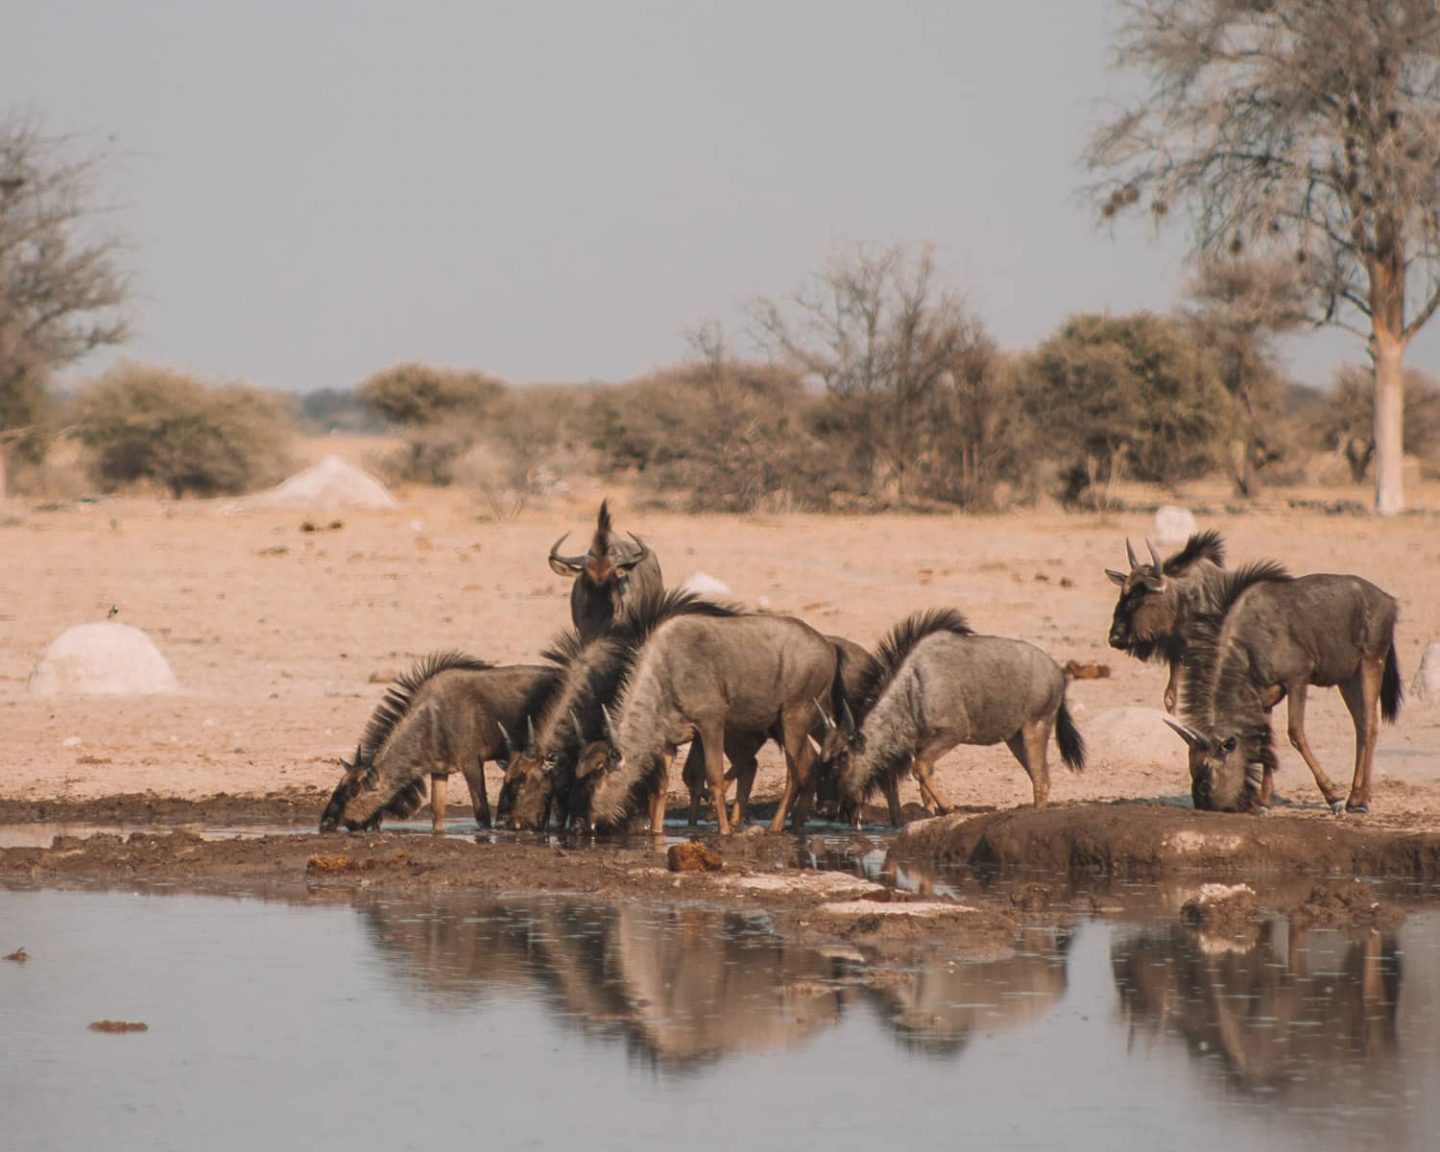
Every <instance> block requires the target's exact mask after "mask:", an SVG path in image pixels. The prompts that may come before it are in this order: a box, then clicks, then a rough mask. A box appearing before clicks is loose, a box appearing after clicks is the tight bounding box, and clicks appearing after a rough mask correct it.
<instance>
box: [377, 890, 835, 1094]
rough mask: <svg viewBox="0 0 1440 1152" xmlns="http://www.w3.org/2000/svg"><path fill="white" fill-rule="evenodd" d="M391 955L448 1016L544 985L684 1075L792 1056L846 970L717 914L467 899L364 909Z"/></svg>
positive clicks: (818, 1022) (592, 1023)
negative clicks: (742, 1055) (742, 1060)
mask: <svg viewBox="0 0 1440 1152" xmlns="http://www.w3.org/2000/svg"><path fill="white" fill-rule="evenodd" d="M364 916H365V918H366V923H367V927H368V928H369V930H370V932H371V935H372V937H373V938H374V940H375V942H376V944H377V946H378V947H379V949H380V951H381V952H382V953H383V954H384V955H385V956H386V957H387V959H389V960H391V961H392V962H393V964H394V967H395V968H396V970H397V971H398V972H399V973H400V974H401V975H402V977H403V978H404V979H405V980H406V982H408V983H412V984H415V985H418V986H419V988H420V989H421V990H422V993H423V994H424V995H426V996H427V997H432V996H433V997H436V998H438V1000H439V1001H440V1003H441V1005H442V1006H444V1007H447V1008H448V1007H460V1006H461V1005H462V1004H463V1003H464V1002H466V1001H467V1000H468V1001H471V1002H473V1000H475V999H482V998H486V997H488V996H490V995H492V994H494V993H495V992H496V991H500V990H509V991H510V992H511V993H512V994H514V993H520V992H528V991H530V990H532V989H533V988H534V987H535V986H536V985H539V986H540V987H541V988H543V989H544V990H545V991H546V993H547V995H546V1000H547V1002H548V1003H549V1004H550V1006H551V1007H552V1008H553V1009H554V1011H556V1012H557V1013H558V1014H559V1015H561V1016H562V1017H564V1018H565V1019H567V1020H569V1021H573V1022H575V1023H576V1024H578V1025H579V1026H580V1027H582V1028H584V1029H585V1030H586V1031H589V1032H596V1033H599V1034H602V1035H604V1034H615V1035H620V1036H623V1037H624V1038H625V1040H626V1042H627V1045H628V1046H629V1047H630V1049H631V1050H632V1051H633V1052H636V1053H637V1054H640V1055H642V1056H643V1057H644V1058H646V1059H647V1060H651V1061H653V1062H655V1063H656V1064H658V1065H660V1066H662V1067H666V1068H669V1069H672V1070H683V1069H685V1068H688V1067H693V1066H699V1065H703V1064H705V1063H708V1062H710V1061H713V1060H715V1059H717V1058H719V1057H721V1056H723V1055H725V1054H726V1053H730V1052H743V1051H751V1052H754V1051H762V1050H768V1049H777V1048H788V1047H791V1046H793V1045H795V1044H799V1043H802V1042H803V1041H805V1040H806V1039H807V1038H809V1037H810V1036H811V1035H812V1034H813V1033H815V1032H816V1031H818V1030H820V1029H823V1028H826V1027H828V1026H830V1025H833V1024H835V1023H837V1022H838V1021H839V1019H840V1016H841V1011H842V1007H843V999H844V996H845V990H844V988H843V987H842V986H841V985H840V984H839V983H838V982H837V981H836V976H837V975H838V972H837V968H836V963H837V962H836V961H834V960H832V959H830V958H828V957H825V956H822V955H821V954H820V953H819V952H816V951H813V950H810V949H805V948H797V947H791V946H789V945H787V944H786V943H785V942H784V940H783V939H781V938H780V937H779V936H776V935H775V934H774V933H773V932H771V931H770V930H769V929H768V928H767V927H765V925H764V924H763V922H761V921H757V920H755V919H752V918H750V917H747V916H744V915H740V914H736V913H723V912H718V911H714V910H709V909H692V908H668V907H666V908H654V907H650V908H647V907H643V906H638V905H622V906H619V907H610V906H606V905H594V904H585V903H578V902H560V901H555V902H544V903H520V902H508V903H507V902H488V903H487V902H484V901H476V900H466V899H464V898H463V897H457V898H455V899H454V900H446V901H443V902H442V903H440V904H439V905H438V906H432V907H430V908H428V909H425V910H423V911H418V912H417V911H416V910H415V909H414V908H410V907H400V906H394V905H389V904H383V903H377V904H375V905H372V906H369V907H367V908H365V909H364Z"/></svg>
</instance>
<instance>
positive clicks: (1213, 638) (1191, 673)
mask: <svg viewBox="0 0 1440 1152" xmlns="http://www.w3.org/2000/svg"><path fill="white" fill-rule="evenodd" d="M1290 579H1292V577H1291V575H1290V573H1289V572H1287V571H1286V570H1285V569H1284V567H1282V566H1281V565H1279V564H1277V563H1275V562H1274V561H1271V560H1259V561H1256V562H1255V563H1252V564H1246V565H1244V566H1242V567H1240V568H1237V569H1235V571H1233V572H1228V573H1226V575H1225V579H1224V582H1223V583H1222V584H1221V586H1220V590H1219V595H1218V597H1217V598H1216V601H1215V606H1214V608H1213V609H1212V610H1211V611H1209V612H1202V613H1197V614H1196V615H1195V616H1194V617H1193V618H1192V619H1191V621H1190V622H1189V624H1188V625H1187V626H1186V629H1185V637H1184V641H1185V701H1184V713H1185V716H1186V718H1187V719H1188V720H1190V721H1191V722H1192V723H1196V724H1199V725H1201V726H1202V727H1208V725H1209V723H1210V706H1211V703H1212V702H1213V701H1214V700H1215V699H1216V698H1217V697H1218V696H1219V694H1220V693H1221V691H1222V690H1226V691H1227V695H1228V693H1229V692H1233V691H1235V690H1237V689H1240V688H1241V687H1242V684H1241V681H1244V680H1248V678H1249V667H1248V665H1243V664H1241V663H1239V662H1237V661H1233V660H1230V661H1227V660H1225V659H1224V655H1225V652H1224V647H1225V645H1224V639H1223V637H1224V629H1225V619H1226V617H1227V616H1229V614H1230V611H1231V609H1232V608H1234V607H1235V604H1236V602H1237V601H1238V600H1239V599H1240V597H1241V596H1243V595H1244V594H1245V593H1246V592H1248V591H1249V590H1250V589H1251V588H1253V587H1255V586H1256V585H1257V584H1273V583H1283V582H1285V581H1288V580H1290ZM1266 731H1267V732H1268V731H1269V726H1268V725H1266Z"/></svg>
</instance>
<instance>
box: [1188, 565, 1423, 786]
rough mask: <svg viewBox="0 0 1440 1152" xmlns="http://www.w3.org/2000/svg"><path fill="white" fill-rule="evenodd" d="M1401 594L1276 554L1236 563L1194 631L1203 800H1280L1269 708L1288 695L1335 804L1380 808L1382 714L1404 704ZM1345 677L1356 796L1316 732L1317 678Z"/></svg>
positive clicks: (1191, 678)
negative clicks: (1328, 766)
mask: <svg viewBox="0 0 1440 1152" xmlns="http://www.w3.org/2000/svg"><path fill="white" fill-rule="evenodd" d="M1397 615H1398V608H1397V606H1396V603H1395V599H1394V597H1392V596H1390V595H1389V594H1388V593H1386V592H1383V591H1381V590H1380V589H1379V588H1377V587H1376V586H1375V585H1374V584H1371V583H1370V582H1369V581H1368V580H1362V579H1360V577H1358V576H1337V575H1328V574H1321V575H1314V576H1299V577H1291V576H1290V575H1288V574H1287V573H1286V572H1285V571H1284V569H1282V568H1280V567H1278V566H1277V565H1274V564H1252V565H1248V566H1246V567H1245V568H1242V569H1239V570H1237V571H1236V572H1234V573H1231V574H1230V575H1229V576H1228V577H1227V578H1226V583H1225V588H1224V591H1223V593H1222V595H1221V597H1220V599H1219V602H1218V604H1217V607H1216V610H1215V611H1214V612H1213V613H1207V614H1205V615H1202V616H1198V617H1196V618H1195V620H1194V621H1193V622H1192V623H1191V625H1189V626H1188V627H1187V630H1186V637H1185V643H1186V649H1187V655H1186V665H1187V670H1186V684H1185V723H1184V724H1183V725H1182V724H1174V723H1172V724H1171V727H1172V728H1174V729H1175V731H1176V732H1177V733H1179V735H1180V737H1181V738H1182V739H1183V740H1184V741H1185V743H1186V744H1187V745H1189V747H1190V792H1191V798H1192V799H1193V800H1194V802H1195V807H1196V808H1206V809H1215V810H1220V811H1227V812H1234V811H1241V812H1244V811H1251V810H1253V809H1256V808H1263V807H1264V806H1265V805H1267V804H1268V803H1269V800H1270V790H1271V787H1272V781H1271V777H1272V775H1273V773H1274V771H1275V767H1276V763H1277V761H1276V756H1275V749H1274V747H1273V744H1272V740H1271V734H1270V720H1269V712H1270V709H1272V708H1273V707H1274V706H1275V705H1276V704H1278V703H1279V702H1280V701H1281V700H1282V699H1285V698H1286V697H1288V698H1289V705H1288V713H1289V715H1288V725H1287V729H1288V734H1289V737H1290V743H1291V744H1292V745H1293V746H1294V748H1295V750H1296V751H1297V752H1299V753H1300V755H1301V756H1302V757H1303V758H1304V760H1305V763H1306V764H1307V765H1309V767H1310V771H1311V772H1312V773H1313V774H1314V776H1315V783H1316V785H1318V787H1319V788H1320V792H1321V794H1322V795H1323V796H1324V797H1325V802H1326V803H1327V804H1329V805H1330V808H1331V810H1332V811H1334V812H1337V813H1338V812H1339V811H1340V810H1341V809H1342V807H1343V808H1344V809H1346V810H1347V811H1350V812H1368V811H1369V808H1370V769H1371V765H1372V764H1373V763H1374V760H1375V743H1376V740H1377V737H1378V735H1379V728H1380V718H1381V716H1382V715H1383V716H1384V718H1385V719H1386V720H1388V721H1394V719H1395V718H1396V716H1398V715H1399V712H1400V702H1401V699H1402V695H1403V693H1402V691H1401V688H1400V670H1399V667H1398V665H1397V663H1396V660H1395V620H1396V617H1397ZM1312 684H1314V685H1317V686H1319V687H1326V688H1328V687H1332V686H1333V687H1338V688H1339V689H1340V695H1341V697H1342V698H1343V699H1344V701H1345V707H1346V708H1347V709H1349V712H1350V718H1351V720H1352V721H1353V722H1354V725H1355V774H1354V777H1353V779H1352V781H1351V784H1350V795H1349V797H1348V798H1347V799H1345V800H1343V801H1342V800H1341V798H1340V791H1339V789H1338V788H1337V787H1336V786H1335V784H1334V782H1333V781H1332V780H1331V779H1330V777H1329V776H1327V775H1326V774H1325V771H1324V769H1322V768H1321V767H1320V763H1319V761H1318V760H1316V759H1315V754H1314V753H1313V752H1312V751H1311V750H1310V743H1309V741H1308V740H1307V739H1306V737H1305V695H1306V692H1307V690H1308V689H1309V686H1310V685H1312Z"/></svg>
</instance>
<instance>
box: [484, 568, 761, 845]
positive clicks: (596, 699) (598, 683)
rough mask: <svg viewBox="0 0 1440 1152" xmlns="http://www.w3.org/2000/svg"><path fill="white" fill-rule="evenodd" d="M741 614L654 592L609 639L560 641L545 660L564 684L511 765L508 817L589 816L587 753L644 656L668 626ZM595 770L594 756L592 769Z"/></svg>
mask: <svg viewBox="0 0 1440 1152" xmlns="http://www.w3.org/2000/svg"><path fill="white" fill-rule="evenodd" d="M737 612H738V609H736V608H732V607H729V606H728V605H724V604H718V603H715V602H714V601H710V600H702V599H701V598H699V597H698V596H696V595H694V594H693V593H691V592H686V591H683V590H681V589H671V590H669V591H667V592H658V591H657V592H649V591H647V592H644V593H642V594H641V595H639V596H637V597H634V598H632V600H631V602H630V603H629V605H628V606H627V607H626V609H625V611H624V613H623V614H622V615H621V616H620V617H619V618H618V619H617V620H616V621H615V622H614V623H613V624H612V625H611V626H610V628H609V630H608V631H606V632H605V633H604V634H602V635H600V636H597V637H595V638H594V639H591V640H589V641H588V642H587V641H585V640H582V639H581V637H580V635H579V634H578V633H574V632H572V633H569V634H567V635H564V636H562V637H560V638H559V639H558V640H557V641H556V642H555V644H554V645H553V646H552V648H551V650H550V651H548V652H546V654H545V655H546V657H547V659H550V660H551V661H553V662H554V663H556V664H557V665H558V666H560V667H561V668H562V669H563V672H562V675H561V678H560V683H559V685H558V686H557V688H556V689H555V691H554V693H553V694H552V695H551V697H550V699H549V700H548V701H547V703H546V706H545V708H544V709H543V710H542V711H541V712H540V713H539V715H538V716H537V718H536V720H535V723H534V724H533V725H531V726H530V727H529V728H528V729H527V730H526V731H525V732H524V737H525V746H524V747H523V748H517V749H515V754H514V755H512V756H511V758H510V761H509V764H508V765H507V767H506V770H505V783H504V786H503V787H502V790H501V798H500V805H499V807H500V815H501V819H502V820H504V821H505V822H506V824H507V825H508V826H509V827H512V828H521V829H529V830H540V829H543V828H544V827H546V825H547V824H548V822H549V816H550V811H551V808H552V806H553V807H554V808H555V811H556V816H557V820H558V822H559V824H560V826H561V827H562V828H563V827H565V826H566V825H567V824H568V823H569V821H570V819H571V818H572V817H574V816H581V815H583V814H585V812H588V805H586V806H585V808H583V809H579V808H577V807H576V805H575V802H574V801H575V800H576V799H577V797H575V796H574V795H573V793H575V792H576V790H577V789H586V790H588V787H589V786H590V785H591V784H593V780H590V779H589V773H586V772H580V773H577V768H578V767H579V766H580V760H581V753H582V752H583V750H584V748H585V746H586V744H587V743H590V742H591V740H595V739H599V738H600V737H601V734H602V731H603V716H602V713H601V708H602V707H604V706H605V705H607V704H611V703H613V702H614V700H615V698H616V695H617V693H618V692H619V691H620V688H621V686H622V684H623V682H624V679H625V677H626V675H627V674H628V673H629V672H630V670H631V668H632V666H633V664H634V660H635V655H636V653H637V652H638V651H639V650H640V648H641V647H642V646H643V645H644V643H645V641H646V640H647V639H648V638H649V637H650V635H651V634H652V633H653V632H654V631H655V629H656V628H658V627H659V626H660V625H661V624H663V623H664V622H665V621H666V620H670V619H672V618H674V617H677V616H715V617H723V616H734V615H736V614H737ZM587 734H589V737H590V739H588V740H587ZM511 735H512V739H513V738H515V734H514V733H512V734H511ZM692 755H695V752H694V750H692ZM594 764H595V759H594V757H593V755H592V757H590V758H589V759H587V760H586V766H587V767H593V766H594ZM587 781H588V783H587Z"/></svg>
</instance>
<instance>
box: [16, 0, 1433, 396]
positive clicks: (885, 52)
mask: <svg viewBox="0 0 1440 1152" xmlns="http://www.w3.org/2000/svg"><path fill="white" fill-rule="evenodd" d="M16 8H18V9H19V10H18V11H16V10H15V9H16ZM1111 19H1112V8H1111V5H1110V3H1109V0H1044V2H1042V0H1013V2H1010V3H1000V2H997V0H965V2H959V0H956V2H951V3H944V2H939V0H935V2H925V3H921V2H918V0H912V2H909V3H897V2H894V0H890V2H885V3H878V2H877V3H841V2H839V0H813V2H799V0H768V2H761V0H754V2H751V0H717V2H708V0H707V2H699V0H693V2H685V0H671V2H668V3H662V2H658V0H657V2H649V3H645V2H635V0H627V2H624V3H619V2H614V0H591V2H585V0H575V2H570V3H558V2H557V3H547V2H542V0H527V2H523V3H499V2H486V0H456V2H454V3H441V2H439V0H408V2H406V3H404V4H400V3H390V4H382V3H358V2H341V0H331V2H323V3H322V2H300V3H296V2H294V0H291V2H289V3H275V2H271V0H246V2H243V3H242V2H234V3H225V4H221V3H213V4H212V3H193V2H189V0H171V2H161V0H154V2H149V3H140V2H128V0H43V2H42V0H21V2H20V3H19V4H17V5H15V6H12V9H11V10H9V11H7V13H6V16H5V18H4V35H3V37H0V109H5V108H10V109H13V108H16V107H19V108H22V109H29V110H32V111H33V112H35V113H36V114H38V115H40V116H41V117H43V119H44V122H45V125H46V127H47V128H48V129H50V130H51V131H53V132H76V133H81V134H84V135H86V136H88V137H90V138H91V139H93V140H97V141H104V140H106V139H108V138H112V137H113V144H112V147H113V148H114V149H115V150H116V151H117V153H118V158H117V161H116V162H115V163H114V164H113V165H112V166H111V168H110V169H109V178H108V181H107V184H106V187H105V189H104V195H105V197H106V199H107V200H109V201H111V202H114V203H115V204H117V205H118V212H117V217H116V219H117V222H118V223H119V224H120V225H121V226H122V227H123V228H124V229H125V230H126V232H127V234H128V236H129V238H130V241H131V244H132V246H133V254H132V267H133V271H134V278H135V286H136V289H137V299H136V303H135V307H134V319H135V333H136V334H135V337H134V339H133V340H132V341H131V343H130V344H129V345H128V347H127V349H126V351H127V353H128V354H129V355H132V356H135V357H138V358H142V359H147V360H154V361H157V362H161V363H165V364H169V365H173V366H176V367H179V368H182V369H185V370H188V371H192V372H195V373H198V374H200V375H202V376H204V377H206V378H210V379H233V378H242V379H245V380H248V381H251V382H253V383H256V384H262V385H267V386H273V387H281V388H289V389H295V390H300V391H304V390H308V389H311V388H318V387H325V386H332V387H345V386H348V385H351V384H354V383H356V382H358V381H359V380H361V379H363V378H364V377H365V376H366V375H368V374H369V373H370V372H372V371H374V370H376V369H378V368H382V367H385V366H387V365H389V364H392V363H394V362H396V361H399V360H405V359H422V360H428V361H432V362H436V363H443V364H456V365H470V366H475V367H481V368H485V369H488V370H490V371H493V372H495V373H498V374H499V375H501V376H503V377H505V378H506V379H509V380H513V381H516V382H525V381H535V380H585V379H602V380H615V379H622V378H625V377H627V376H632V375H635V374H637V373H640V372H643V371H646V370H648V369H650V368H652V367H655V366H657V365H659V364H662V363H665V362H667V361H671V360H674V359H676V358H678V357H680V356H682V355H684V354H685V351H686V343H685V333H686V331H687V330H690V329H693V328H694V327H696V326H697V325H698V324H700V323H702V322H704V321H706V320H712V319H713V320H719V321H721V322H722V323H724V324H725V325H726V327H727V328H728V329H730V330H731V332H732V334H734V335H735V336H736V337H737V338H738V337H739V336H741V335H742V333H743V329H744V324H745V314H746V307H745V306H746V302H747V301H748V300H750V299H751V298H753V297H754V296H756V295H757V294H759V295H780V294H783V293H786V292H788V291H790V290H792V289H794V288H795V287H796V286H798V284H799V283H800V282H801V281H802V279H803V278H804V276H805V275H806V274H807V272H809V271H811V270H813V269H815V268H816V267H818V266H819V265H820V264H821V263H822V261H823V260H824V258H825V256H826V255H827V253H829V252H831V251H832V250H834V249H835V248H836V246H838V245H843V244H846V243H854V242H857V241H858V242H867V243H884V242H889V241H892V240H901V241H922V240H931V241H934V242H936V243H937V244H938V245H939V255H940V260H941V263H942V267H943V269H944V271H945V273H946V278H947V281H948V282H949V283H951V284H953V285H954V286H956V287H958V288H960V289H961V290H963V291H964V292H966V294H967V295H968V297H969V299H970V301H971V303H972V304H973V305H974V306H975V308H976V309H977V310H978V312H979V313H980V314H981V316H982V317H983V318H984V320H985V321H986V323H987V324H988V325H989V326H990V328H991V330H992V331H993V332H994V333H995V335H996V336H997V337H998V338H999V339H1000V341H1001V342H1002V343H1004V344H1006V345H1009V346H1024V345H1028V344H1032V343H1034V342H1035V341H1037V340H1039V339H1041V338H1043V337H1044V336H1045V335H1047V334H1048V333H1049V332H1051V331H1053V329H1054V328H1055V327H1056V326H1057V325H1058V324H1059V323H1060V322H1061V321H1062V320H1063V319H1064V317H1065V316H1066V315H1068V314H1069V313H1071V312H1075V311H1081V310H1098V309H1111V310H1115V311H1123V310H1129V309H1134V308H1140V307H1148V308H1157V309H1164V308H1168V307H1170V306H1171V305H1172V304H1173V303H1174V302H1175V301H1176V299H1177V297H1178V296H1179V295H1180V293H1181V290H1182V286H1183V281H1184V270H1183V268H1182V265H1181V262H1180V254H1181V250H1182V241H1183V234H1182V233H1180V232H1179V231H1175V232H1171V233H1169V234H1167V235H1166V236H1165V237H1164V239H1163V240H1162V241H1161V242H1158V243H1157V242H1156V241H1155V240H1154V239H1153V238H1152V237H1151V234H1150V231H1149V229H1148V228H1147V227H1146V226H1144V225H1141V224H1139V223H1136V224H1133V225H1130V226H1128V227H1126V228H1124V229H1122V230H1121V231H1120V233H1119V234H1118V235H1117V236H1116V237H1113V238H1112V237H1111V235H1110V234H1109V233H1108V232H1106V231H1102V230H1099V229H1097V228H1095V227H1094V224H1093V217H1092V214H1091V213H1090V211H1089V210H1088V209H1087V208H1086V207H1084V206H1083V205H1081V204H1079V203H1078V202H1077V200H1076V195H1075V193H1076V188H1077V186H1078V185H1079V184H1080V183H1082V181H1083V179H1084V174H1083V172H1082V171H1081V169H1080V168H1079V166H1078V164H1077V160H1076V157H1077V156H1078V154H1079V152H1080V150H1081V148H1082V146H1083V143H1084V141H1085V138H1086V136H1087V134H1088V131H1089V129H1090V127H1091V126H1092V125H1093V124H1094V123H1095V121H1096V119H1097V117H1098V116H1099V115H1100V114H1101V113H1102V111H1103V109H1104V99H1105V97H1106V94H1107V93H1109V94H1111V95H1113V94H1115V93H1116V92H1118V91H1119V89H1118V88H1117V86H1116V85H1117V83H1118V82H1117V80H1116V79H1115V78H1113V77H1112V76H1110V75H1109V74H1108V73H1107V71H1106V65H1107V61H1108V57H1109V45H1108V29H1109V25H1110V22H1111ZM1436 328H1440V325H1432V326H1431V329H1432V330H1431V331H1430V332H1429V333H1427V335H1426V336H1425V337H1424V338H1423V339H1422V341H1421V342H1420V343H1418V344H1417V345H1416V346H1415V348H1414V349H1413V351H1412V356H1411V362H1412V363H1414V364H1417V365H1419V366H1422V367H1427V368H1429V369H1430V370H1432V371H1433V370H1435V369H1436V368H1437V365H1440V334H1437V332H1436V331H1435V329H1436ZM1289 348H1290V352H1291V356H1290V362H1291V368H1292V370H1293V371H1294V372H1295V373H1296V374H1297V375H1298V376H1299V377H1300V378H1302V379H1304V380H1306V381H1307V382H1311V383H1323V382H1324V381H1325V380H1326V379H1327V378H1328V375H1329V371H1330V368H1331V366H1332V365H1333V364H1334V362H1335V361H1336V360H1337V359H1339V358H1342V357H1346V356H1353V357H1359V356H1361V355H1362V354H1363V349H1362V348H1361V347H1360V345H1359V344H1358V342H1356V341H1354V340H1353V338H1351V337H1348V336H1345V335H1343V334H1321V335H1316V336H1310V337H1307V338H1306V339H1304V340H1302V341H1296V342H1292V343H1291V344H1290V345H1289Z"/></svg>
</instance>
